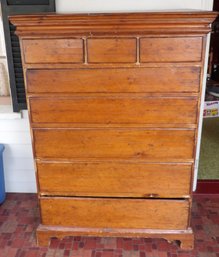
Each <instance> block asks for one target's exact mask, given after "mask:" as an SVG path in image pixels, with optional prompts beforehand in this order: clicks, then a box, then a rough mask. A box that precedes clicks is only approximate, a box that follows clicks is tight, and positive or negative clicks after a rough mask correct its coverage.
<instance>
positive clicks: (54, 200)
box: [40, 197, 189, 230]
mask: <svg viewBox="0 0 219 257" xmlns="http://www.w3.org/2000/svg"><path fill="white" fill-rule="evenodd" d="M40 204H41V217H42V224H43V225H58V226H74V227H87V228H92V227H93V228H100V227H101V228H106V229H107V228H108V229H109V230H110V228H130V229H132V228H151V229H157V228H159V229H187V228H188V210H189V202H188V201H186V200H158V199H157V200H150V199H143V200H142V199H110V198H107V199H106V198H96V199H95V198H64V197H47V198H46V197H44V198H43V197H42V198H41V199H40ZM63 217H65V218H63Z"/></svg>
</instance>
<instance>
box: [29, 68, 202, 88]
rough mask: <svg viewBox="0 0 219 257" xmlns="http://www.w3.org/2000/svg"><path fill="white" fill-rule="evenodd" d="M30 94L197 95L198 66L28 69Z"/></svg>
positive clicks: (198, 86) (198, 81)
mask: <svg viewBox="0 0 219 257" xmlns="http://www.w3.org/2000/svg"><path fill="white" fill-rule="evenodd" d="M26 80H27V91H28V92H29V93H51V92H52V93H77V92H82V93H83V92H84V93H89V92H98V93H109V92H112V93H113V92H117V93H120V92H123V93H125V92H127V93H130V92H136V93H141V92H145V93H147V92H152V93H153V92H158V93H159V92H164V93H174V92H175V93H178V92H199V88H200V67H157V68H152V67H151V68H117V69H116V68H104V69H48V70H40V69H39V70H37V69H31V70H27V72H26Z"/></svg>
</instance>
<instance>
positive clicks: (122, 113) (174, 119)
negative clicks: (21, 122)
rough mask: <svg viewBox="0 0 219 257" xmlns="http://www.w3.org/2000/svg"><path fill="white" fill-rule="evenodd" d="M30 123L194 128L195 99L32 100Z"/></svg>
mask: <svg viewBox="0 0 219 257" xmlns="http://www.w3.org/2000/svg"><path fill="white" fill-rule="evenodd" d="M29 102H30V108H31V121H32V122H44V123H91V124H154V125H155V124H195V123H196V119H197V117H196V116H197V99H196V98H161V97H160V98H159V97H157V98H150V97H142V96H141V97H140V96H138V97H137V96H130V97H121V96H120V97H119V96H111V97H109V96H106V97H98V96H97V97H59V98H57V97H44V98H35V97H34V98H30V99H29Z"/></svg>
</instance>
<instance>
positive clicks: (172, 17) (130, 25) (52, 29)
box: [10, 11, 218, 36]
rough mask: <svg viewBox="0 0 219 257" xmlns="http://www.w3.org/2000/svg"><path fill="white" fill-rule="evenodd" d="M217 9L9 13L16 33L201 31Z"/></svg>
mask: <svg viewBox="0 0 219 257" xmlns="http://www.w3.org/2000/svg"><path fill="white" fill-rule="evenodd" d="M217 15H218V13H217V12H209V11H189V12H188V11H187V12H182V11H179V12H144V13H111V14H109V13H107V14H49V15H45V14H44V15H43V14H42V15H19V16H11V17H10V21H11V23H13V24H14V25H15V26H16V27H17V31H16V33H17V34H18V35H19V36H30V35H31V36H34V35H35V36H37V35H44V34H46V35H54V34H56V33H57V32H58V33H59V35H65V34H71V35H75V34H76V35H77V34H80V33H82V32H83V35H85V34H87V35H99V34H100V35H103V34H105V33H106V31H107V34H118V33H120V34H126V32H127V33H128V34H129V35H130V33H133V34H138V33H139V34H141V35H142V33H143V34H144V33H147V34H148V33H149V34H157V33H159V34H161V31H162V33H163V34H177V33H178V32H180V33H181V34H182V33H183V32H185V33H186V34H188V33H192V34H205V33H208V32H209V31H211V26H210V24H211V23H212V22H213V20H214V19H215V18H216V17H217Z"/></svg>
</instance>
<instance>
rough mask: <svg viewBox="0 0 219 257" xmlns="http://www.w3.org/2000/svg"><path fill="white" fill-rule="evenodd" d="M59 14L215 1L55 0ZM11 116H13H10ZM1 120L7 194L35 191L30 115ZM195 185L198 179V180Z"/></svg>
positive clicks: (205, 4) (202, 4)
mask: <svg viewBox="0 0 219 257" xmlns="http://www.w3.org/2000/svg"><path fill="white" fill-rule="evenodd" d="M56 3H57V12H68V13H69V12H71V13H72V12H97V11H99V12H101V11H102V12H104V11H108V12H110V11H144V10H163V9H202V10H211V9H212V4H213V0H192V1H191V0H184V1H176V0H166V1H164V0H153V1H148V0H139V1H133V0H111V1H103V0H80V1H69V0H56ZM10 115H11V114H10ZM10 115H8V116H7V117H5V116H4V117H5V118H3V119H1V113H0V143H4V144H5V146H6V150H5V152H4V166H5V167H4V168H5V180H6V191H7V192H36V184H35V172H34V164H33V158H32V148H31V138H30V132H29V124H28V116H27V112H26V111H24V112H23V118H18V119H14V117H13V119H10V117H11V116H10ZM195 184H196V179H195Z"/></svg>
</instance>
